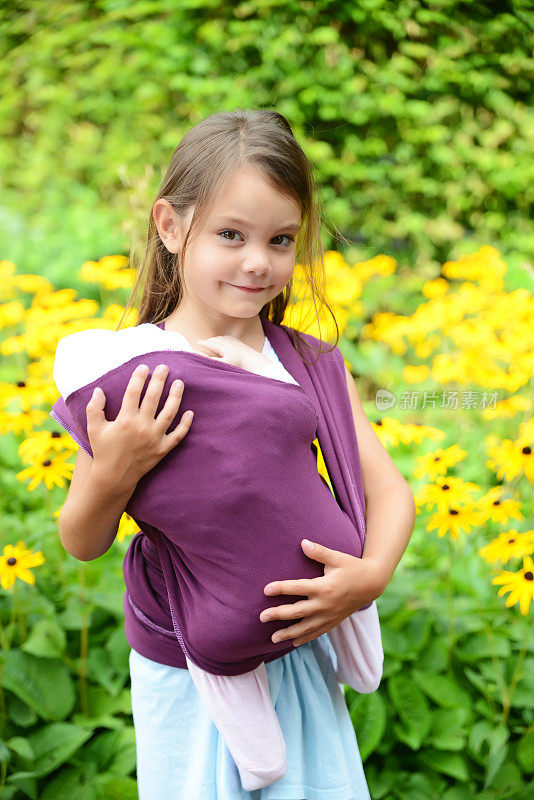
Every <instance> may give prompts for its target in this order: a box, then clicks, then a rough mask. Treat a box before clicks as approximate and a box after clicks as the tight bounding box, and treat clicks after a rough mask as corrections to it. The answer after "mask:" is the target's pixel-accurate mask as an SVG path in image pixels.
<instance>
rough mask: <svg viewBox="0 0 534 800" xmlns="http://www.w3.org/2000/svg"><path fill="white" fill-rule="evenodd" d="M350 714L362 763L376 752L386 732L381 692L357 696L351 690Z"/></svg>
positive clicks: (384, 706) (384, 709)
mask: <svg viewBox="0 0 534 800" xmlns="http://www.w3.org/2000/svg"><path fill="white" fill-rule="evenodd" d="M348 697H349V698H351V697H354V699H353V700H352V701H351V702H350V705H349V712H350V717H351V719H352V723H353V725H354V731H355V733H356V739H357V742H358V748H359V751H360V756H361V759H362V761H365V760H366V759H367V758H368V756H369V755H370V754H371V753H372V752H374V751H375V750H376V748H377V747H378V745H379V744H380V742H381V741H382V737H383V736H384V731H385V730H386V705H385V703H384V700H383V698H382V695H381V694H380V693H379V692H372V693H371V694H357V693H356V692H353V690H352V689H350V690H349V694H348Z"/></svg>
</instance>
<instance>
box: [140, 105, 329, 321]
mask: <svg viewBox="0 0 534 800" xmlns="http://www.w3.org/2000/svg"><path fill="white" fill-rule="evenodd" d="M319 209H320V205H319V199H318V189H317V184H316V182H315V179H314V175H313V168H312V165H311V163H310V162H309V160H308V158H307V156H306V155H305V153H304V151H303V150H302V148H301V146H300V145H299V143H298V141H297V139H296V138H295V136H294V134H293V132H292V130H291V127H290V125H289V123H288V122H287V120H286V119H285V117H283V116H282V115H281V114H279V113H277V112H276V111H273V110H270V109H252V110H236V111H231V112H223V113H218V114H212V115H210V116H209V117H206V118H205V119H203V120H202V121H201V122H199V123H197V124H196V125H195V126H194V127H193V128H191V129H190V130H189V131H188V132H187V133H186V134H185V136H184V137H183V138H182V139H181V141H180V143H179V145H178V147H177V148H176V150H175V151H174V153H173V154H172V157H171V161H170V164H169V166H168V168H167V171H166V173H165V175H164V177H163V179H162V182H161V186H160V188H159V191H158V193H157V197H156V199H155V201H154V203H153V205H152V208H151V212H150V219H149V222H148V237H147V246H146V250H145V255H144V259H143V262H142V264H141V266H140V269H139V274H138V278H137V282H136V286H135V287H134V290H133V295H135V294H136V290H137V287H138V285H139V284H140V283H142V284H143V293H142V297H141V301H140V303H139V316H138V324H141V323H143V322H153V323H157V322H158V321H159V320H161V319H164V318H165V317H167V316H169V315H170V314H171V313H172V312H173V311H174V310H175V309H176V308H178V307H179V306H180V303H182V302H186V303H187V302H188V299H189V298H193V301H194V302H195V303H197V304H198V307H199V308H203V310H205V311H206V312H207V313H211V312H212V311H215V312H216V313H221V314H228V315H231V316H234V317H235V316H239V317H242V318H250V317H252V316H255V315H258V314H261V315H263V316H265V317H267V318H269V319H271V321H272V322H274V323H275V324H280V323H281V322H282V320H283V319H284V311H285V309H286V307H287V305H288V303H289V302H290V300H291V302H295V301H296V300H298V299H302V297H296V296H295V285H294V283H295V281H294V276H293V271H294V268H295V264H299V265H300V267H301V269H300V270H299V278H300V281H299V285H298V287H297V288H299V289H300V288H301V286H302V288H303V289H304V291H305V290H306V284H307V287H308V288H309V289H310V290H311V293H312V295H313V296H314V305H315V297H317V298H319V301H320V304H321V305H322V304H325V305H327V307H328V304H327V303H326V301H325V299H324V253H323V249H322V245H321V238H320V228H321V213H320V210H319ZM238 220H239V221H238ZM238 286H245V287H253V286H259V287H261V288H262V291H261V292H258V293H251V292H244V291H242V290H241V289H239V288H237V287H238ZM292 290H293V291H292ZM306 299H308V300H309V297H307V298H306ZM132 304H133V303H132V301H131V300H130V302H129V303H128V306H130V305H132ZM128 306H127V308H128ZM125 313H126V312H125Z"/></svg>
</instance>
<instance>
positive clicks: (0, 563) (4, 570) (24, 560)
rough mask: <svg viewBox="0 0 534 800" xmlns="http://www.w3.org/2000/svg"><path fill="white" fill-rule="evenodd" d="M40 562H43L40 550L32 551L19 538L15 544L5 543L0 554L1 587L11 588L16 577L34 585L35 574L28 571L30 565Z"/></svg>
mask: <svg viewBox="0 0 534 800" xmlns="http://www.w3.org/2000/svg"><path fill="white" fill-rule="evenodd" d="M41 564H44V556H43V554H42V552H41V551H40V550H38V551H37V552H36V553H32V551H31V550H28V549H27V548H26V546H25V544H24V542H23V541H21V540H19V541H18V542H17V544H16V545H12V544H6V546H5V547H4V553H3V555H1V556H0V583H1V585H2V589H7V590H11V587H12V586H13V584H14V583H15V579H16V578H20V579H21V580H23V581H26V583H31V584H32V585H34V584H35V576H34V574H33V572H30V567H39V566H40V565H41Z"/></svg>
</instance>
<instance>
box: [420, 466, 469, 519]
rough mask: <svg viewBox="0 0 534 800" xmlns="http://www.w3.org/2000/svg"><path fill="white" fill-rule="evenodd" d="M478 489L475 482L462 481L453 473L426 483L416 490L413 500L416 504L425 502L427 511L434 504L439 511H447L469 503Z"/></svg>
mask: <svg viewBox="0 0 534 800" xmlns="http://www.w3.org/2000/svg"><path fill="white" fill-rule="evenodd" d="M479 491H480V487H479V486H477V484H476V483H471V482H469V481H464V480H462V478H458V477H456V476H454V475H444V476H442V477H440V478H438V479H437V480H436V481H435V483H427V484H425V485H424V486H421V488H420V489H419V490H418V491H417V492H416V494H415V502H416V504H417V505H418V506H420V507H421V506H422V505H424V504H426V508H427V511H428V510H430V508H432V506H436V508H437V510H438V511H439V512H441V513H447V512H448V510H449V508H458V507H459V506H462V505H466V504H468V503H471V502H472V500H473V497H472V495H473V494H475V493H476V492H479Z"/></svg>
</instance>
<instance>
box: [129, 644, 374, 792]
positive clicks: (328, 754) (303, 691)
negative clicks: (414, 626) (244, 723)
mask: <svg viewBox="0 0 534 800" xmlns="http://www.w3.org/2000/svg"><path fill="white" fill-rule="evenodd" d="M335 658H336V655H335V652H334V649H333V647H332V645H331V643H330V640H329V638H328V634H326V633H325V634H323V635H322V636H319V637H318V638H317V639H314V640H313V641H311V642H306V643H305V644H301V645H300V646H299V647H296V648H295V649H294V650H293V651H292V652H290V653H287V654H286V655H285V656H282V657H281V658H277V659H275V660H274V661H269V662H267V664H266V665H265V666H266V669H267V676H268V678H269V690H270V692H271V697H272V699H273V703H274V707H275V709H276V713H277V715H278V719H279V721H280V727H281V729H282V733H283V734H284V739H285V741H286V748H287V771H286V773H285V774H284V775H283V776H282V777H281V778H280V779H279V780H277V781H275V782H274V783H272V784H270V786H266V787H264V788H263V789H256V790H255V791H253V792H246V791H244V790H243V789H242V787H241V780H240V778H239V773H238V771H237V767H236V765H235V762H234V760H233V758H232V755H231V754H230V751H229V750H228V748H227V747H226V745H225V743H224V740H223V739H222V737H221V735H220V733H219V731H218V730H217V728H216V727H215V725H214V723H213V722H212V720H211V718H210V716H209V714H208V712H207V710H206V708H205V707H204V705H203V702H202V699H201V697H200V695H199V693H198V691H197V689H196V686H195V684H194V683H193V681H192V679H191V677H190V675H189V672H188V670H187V669H180V668H179V667H169V666H167V665H166V664H159V663H158V662H156V661H152V660H150V659H148V658H145V657H144V656H142V655H141V654H140V653H138V652H137V651H136V650H133V649H131V650H130V675H131V684H132V686H131V696H132V712H133V719H134V726H135V738H136V748H137V784H138V791H139V800H162V799H163V798H165V800H282V798H283V799H284V800H371V798H370V795H369V790H368V788H367V782H366V780H365V775H364V771H363V766H362V761H361V758H360V753H359V750H358V744H357V740H356V734H355V732H354V727H353V725H352V721H351V718H350V715H349V712H348V709H347V705H346V701H345V696H344V694H343V692H342V689H341V684H338V682H337V680H336V676H335V673H334V668H333V664H335Z"/></svg>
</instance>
